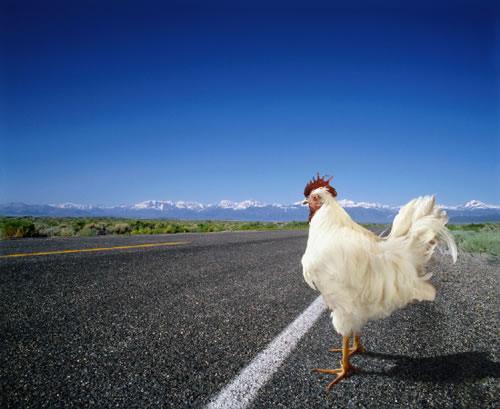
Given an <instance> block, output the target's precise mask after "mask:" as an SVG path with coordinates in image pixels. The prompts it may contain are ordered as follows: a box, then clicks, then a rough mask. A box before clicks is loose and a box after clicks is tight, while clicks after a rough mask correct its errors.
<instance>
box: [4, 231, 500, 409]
mask: <svg viewBox="0 0 500 409" xmlns="http://www.w3.org/2000/svg"><path fill="white" fill-rule="evenodd" d="M306 240H307V231H301V230H296V231H266V232H225V233H207V234H177V235H159V236H104V237H95V238H68V239H64V238H54V239H19V240H2V241H0V255H4V256H5V255H15V254H29V253H51V254H42V255H25V256H18V257H2V258H0V341H1V345H2V348H1V351H2V352H1V356H0V369H1V373H0V380H1V386H0V407H12V408H14V407H16V408H28V407H42V408H58V407H123V408H150V407H151V408H155V407H157V408H193V407H194V408H196V407H200V408H201V407H205V406H206V405H208V404H209V403H210V402H212V403H213V402H214V401H215V400H216V399H217V397H218V396H220V394H221V391H223V390H224V388H225V387H227V386H228V385H231V383H232V382H234V381H235V379H237V378H238V375H239V374H241V372H242V371H245V368H248V367H249V366H251V365H253V364H255V361H256V360H258V359H260V358H258V357H260V356H262V354H263V353H264V352H265V351H267V350H268V348H269V347H270V345H273V341H275V340H276V339H277V338H278V337H280V334H283V333H284V332H286V330H287V328H289V326H290V325H291V324H293V323H294V322H297V320H298V317H300V316H301V314H303V312H304V311H307V309H308V308H309V307H310V306H311V304H312V303H314V302H315V300H317V297H318V294H317V293H315V292H314V291H313V290H311V289H310V288H309V287H308V286H307V285H306V283H305V282H304V281H303V279H302V271H301V265H300V259H301V257H302V254H303V252H304V249H305V245H306ZM166 243H168V244H166ZM171 243H179V244H171ZM148 244H153V246H144V245H148ZM118 247H119V248H118ZM93 249H99V250H96V251H80V250H93ZM68 250H78V251H74V252H62V251H68ZM54 252H55V253H54ZM431 270H432V271H434V272H435V276H434V277H433V279H432V280H433V282H434V283H435V285H436V287H437V289H438V296H437V299H436V301H435V302H434V303H429V302H426V303H416V304H412V305H410V306H408V307H407V308H405V309H403V310H401V311H398V312H397V313H395V314H394V315H392V316H391V317H389V318H387V319H385V320H382V321H377V322H371V323H369V324H368V325H367V326H366V327H365V329H364V331H363V333H362V342H363V345H364V346H365V348H366V349H367V350H368V353H367V354H366V355H362V356H355V357H354V358H353V360H352V362H353V364H354V365H355V366H357V367H358V368H359V371H358V372H357V373H356V374H354V375H352V376H350V377H348V378H345V379H343V380H342V381H341V382H339V383H338V384H337V385H335V386H334V388H332V390H331V392H329V393H328V392H327V391H326V386H327V385H328V384H329V382H330V381H331V380H332V377H331V376H328V375H323V374H319V373H311V369H312V368H314V367H337V366H338V362H337V361H338V359H340V357H339V356H338V355H336V354H333V353H330V352H328V348H332V347H339V346H340V342H341V339H340V336H338V335H337V334H335V332H334V330H333V327H332V325H331V322H330V319H329V313H328V312H327V311H326V310H325V309H323V308H322V307H321V308H320V309H319V310H318V309H317V316H307V317H306V320H307V319H309V320H312V322H311V325H310V328H309V327H307V328H306V329H305V330H304V334H302V335H301V336H299V337H297V339H296V340H294V341H293V342H294V344H293V345H292V346H291V347H290V349H291V350H290V351H284V352H283V361H280V362H278V366H277V368H274V369H269V371H270V373H271V375H272V376H269V377H268V378H266V379H264V378H263V379H262V380H261V379H260V376H259V375H256V376H255V377H256V378H259V379H257V381H258V382H261V384H260V385H259V386H258V390H257V391H255V390H254V391H253V393H252V394H251V396H248V397H243V398H242V397H241V396H237V395H231V394H228V395H223V400H225V401H226V407H235V405H236V401H238V402H240V403H241V400H242V399H247V401H246V402H245V405H246V407H249V408H270V407H282V408H313V407H314V408H318V407H319V408H322V407H324V408H331V407H360V408H362V407H366V408H376V407H380V408H399V407H420V408H425V407H432V408H434V407H435V408H447V407H449V408H451V407H463V408H471V407H491V408H493V407H495V406H496V407H498V406H499V402H498V392H499V388H498V378H499V376H500V364H499V362H500V359H499V348H498V346H499V345H498V344H499V343H498V318H497V316H498V266H494V265H490V264H488V262H487V261H486V260H485V259H483V258H474V257H469V256H462V257H461V259H460V260H459V262H458V263H457V265H454V266H453V265H452V264H451V263H450V262H449V261H448V260H447V258H439V259H438V262H437V264H435V265H433V266H432V267H431ZM317 305H319V304H317ZM289 332H291V333H292V334H293V333H298V330H296V329H295V327H293V328H292V330H290V331H289ZM282 342H284V343H285V344H286V343H289V342H292V341H289V340H285V341H282ZM285 344H283V345H285ZM280 345H281V344H280ZM278 348H279V349H280V350H281V349H286V348H287V347H286V345H285V347H283V348H282V347H281V346H278ZM275 352H276V350H275ZM275 352H273V353H275ZM258 365H263V366H264V365H271V363H269V362H268V361H262V362H261V361H259V363H258ZM263 366H262V367H259V368H262V372H263V373H264V372H265V371H266V370H267V369H266V368H264V367H263ZM259 372H260V370H259ZM245 382H247V381H245ZM231 399H234V400H235V402H231ZM233 403H234V405H233ZM217 404H218V405H220V402H219V403H217ZM220 407H222V406H220Z"/></svg>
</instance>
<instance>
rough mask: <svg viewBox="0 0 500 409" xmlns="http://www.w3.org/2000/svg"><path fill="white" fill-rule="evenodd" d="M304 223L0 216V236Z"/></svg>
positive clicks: (277, 226)
mask: <svg viewBox="0 0 500 409" xmlns="http://www.w3.org/2000/svg"><path fill="white" fill-rule="evenodd" d="M307 228H308V224H307V222H297V221H294V222H238V221H218V220H217V221H213V220H144V219H139V220H138V219H115V218H69V217H0V235H1V237H2V238H21V237H93V236H102V235H108V234H125V235H130V234H174V233H205V232H221V231H238V230H282V229H307Z"/></svg>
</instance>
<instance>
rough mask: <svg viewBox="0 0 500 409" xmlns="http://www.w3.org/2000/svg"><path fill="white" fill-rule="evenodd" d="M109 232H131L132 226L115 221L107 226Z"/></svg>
mask: <svg viewBox="0 0 500 409" xmlns="http://www.w3.org/2000/svg"><path fill="white" fill-rule="evenodd" d="M109 232H110V233H112V234H127V233H131V232H132V227H130V225H128V224H127V223H117V224H115V225H112V226H111V227H110V228H109Z"/></svg>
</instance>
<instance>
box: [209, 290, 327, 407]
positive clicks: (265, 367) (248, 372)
mask: <svg viewBox="0 0 500 409" xmlns="http://www.w3.org/2000/svg"><path fill="white" fill-rule="evenodd" d="M325 309H326V306H325V304H324V302H323V299H322V297H321V296H319V297H318V298H316V300H314V301H313V303H312V304H311V305H310V306H309V307H307V309H306V310H305V311H304V312H303V313H302V314H300V315H299V316H298V317H297V319H296V320H295V321H294V322H292V323H291V324H290V325H289V326H288V327H286V328H285V329H284V330H283V331H282V332H281V334H280V335H278V336H277V337H276V338H275V339H274V340H273V341H272V342H271V343H270V344H269V346H268V347H267V348H266V349H265V350H264V351H262V352H261V353H260V354H259V355H257V356H256V357H255V358H254V360H253V361H252V362H250V364H248V366H247V367H245V368H244V369H243V370H242V371H241V372H240V374H239V375H238V376H237V377H236V378H235V379H234V380H233V381H232V382H231V383H230V384H229V385H227V386H226V387H225V388H224V389H222V390H221V391H220V392H219V394H218V395H217V396H215V398H214V399H213V400H212V401H211V402H210V403H209V404H208V405H207V406H206V409H223V408H227V409H244V408H246V407H248V406H249V405H250V404H251V403H252V402H253V400H254V399H255V397H256V396H257V393H258V392H259V389H260V388H261V387H262V386H264V385H265V384H266V383H267V382H268V381H269V380H270V379H271V377H272V376H273V375H274V373H275V372H276V370H277V369H278V368H279V367H280V365H281V364H282V363H283V361H284V360H285V359H286V358H287V357H288V356H289V355H290V354H291V352H292V351H293V350H294V348H295V347H296V345H297V343H298V342H299V340H300V338H302V337H303V336H304V335H305V334H306V333H307V331H309V329H310V328H311V327H312V326H313V325H314V323H315V322H316V320H317V319H318V318H319V316H320V315H321V313H322V312H323V311H324V310H325Z"/></svg>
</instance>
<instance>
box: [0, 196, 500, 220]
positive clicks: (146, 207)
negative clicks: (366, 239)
mask: <svg viewBox="0 0 500 409" xmlns="http://www.w3.org/2000/svg"><path fill="white" fill-rule="evenodd" d="M339 204H340V205H341V206H342V207H343V208H344V209H345V210H346V211H347V213H349V215H350V216H351V217H352V218H353V219H354V220H355V221H357V222H359V223H391V222H392V220H393V219H394V216H395V215H396V214H397V212H398V211H399V209H400V206H387V205H382V204H379V203H366V202H353V201H350V200H339ZM441 208H442V209H443V210H446V212H447V213H448V215H449V216H450V222H452V223H480V222H500V206H496V205H488V204H485V203H483V202H480V201H478V200H472V201H470V202H468V203H466V204H464V205H460V206H444V205H441ZM0 215H2V216H53V217H123V218H140V219H146V218H148V219H185V220H241V221H281V222H285V221H304V220H307V216H308V209H307V207H305V206H302V205H301V203H300V202H298V203H293V204H289V205H282V204H266V203H262V202H257V201H253V200H245V201H242V202H233V201H230V200H222V201H220V202H218V203H215V204H202V203H198V202H184V201H177V202H173V201H170V200H166V201H161V200H147V201H145V202H141V203H137V204H135V205H121V206H92V205H80V204H74V203H63V204H49V205H29V204H24V203H6V204H0Z"/></svg>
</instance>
